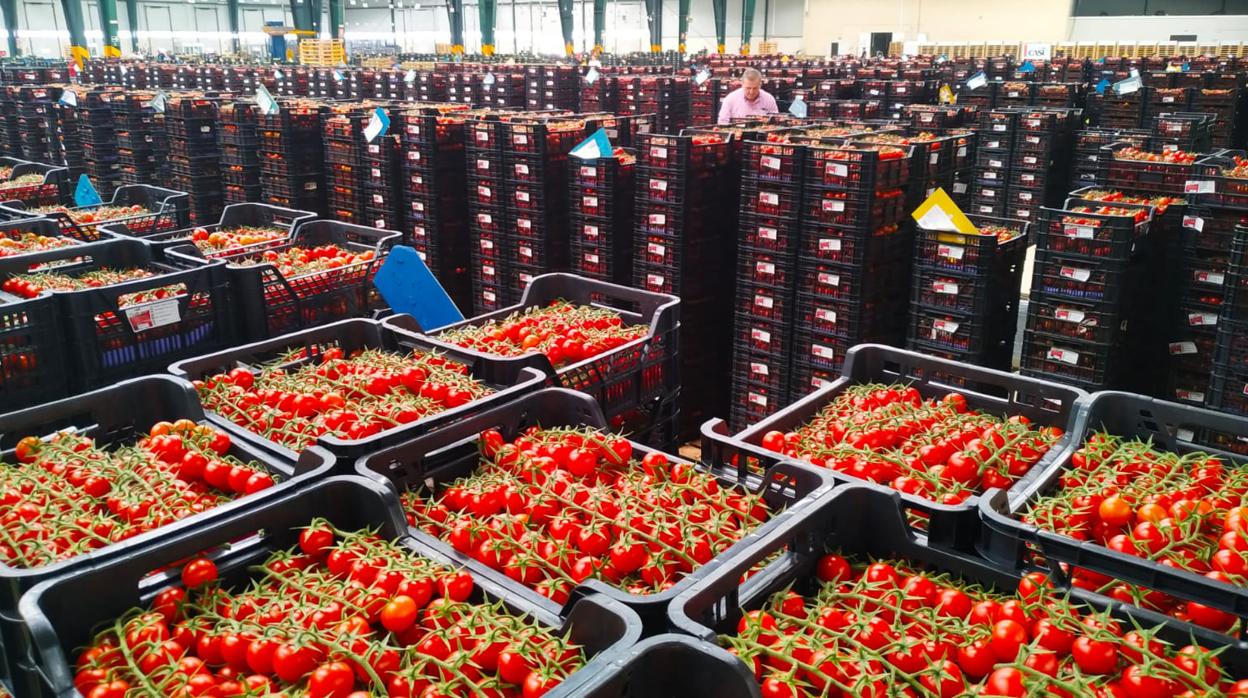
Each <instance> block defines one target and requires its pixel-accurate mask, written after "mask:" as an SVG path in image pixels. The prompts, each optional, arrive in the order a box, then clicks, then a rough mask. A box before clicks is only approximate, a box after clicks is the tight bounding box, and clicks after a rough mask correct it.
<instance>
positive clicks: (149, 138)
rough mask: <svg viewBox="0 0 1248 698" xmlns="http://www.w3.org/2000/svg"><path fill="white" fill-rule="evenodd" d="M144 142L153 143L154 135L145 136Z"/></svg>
mask: <svg viewBox="0 0 1248 698" xmlns="http://www.w3.org/2000/svg"><path fill="white" fill-rule="evenodd" d="M143 142H144V143H151V142H152V137H151V136H143Z"/></svg>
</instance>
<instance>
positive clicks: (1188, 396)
mask: <svg viewBox="0 0 1248 698" xmlns="http://www.w3.org/2000/svg"><path fill="white" fill-rule="evenodd" d="M1174 396H1175V397H1177V398H1178V399H1180V400H1187V401H1188V402H1204V401H1205V394H1204V393H1202V392H1199V391H1196V390H1183V389H1182V388H1175V390H1174Z"/></svg>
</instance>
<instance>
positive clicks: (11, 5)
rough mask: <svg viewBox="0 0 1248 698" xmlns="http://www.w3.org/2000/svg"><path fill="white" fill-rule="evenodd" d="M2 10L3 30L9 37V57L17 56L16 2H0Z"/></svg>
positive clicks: (12, 0)
mask: <svg viewBox="0 0 1248 698" xmlns="http://www.w3.org/2000/svg"><path fill="white" fill-rule="evenodd" d="M0 10H4V30H5V32H7V33H8V35H9V56H16V55H17V0H0Z"/></svg>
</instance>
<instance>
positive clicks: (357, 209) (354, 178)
mask: <svg viewBox="0 0 1248 698" xmlns="http://www.w3.org/2000/svg"><path fill="white" fill-rule="evenodd" d="M372 116H373V106H372V105H355V104H352V105H349V106H348V105H343V106H341V107H339V106H335V107H332V108H331V110H330V112H329V113H327V114H326V115H325V118H324V121H323V122H322V123H323V125H324V126H323V129H324V131H323V134H322V136H323V139H324V141H323V142H324V147H325V198H326V203H327V205H328V207H329V210H328V214H327V215H328V216H329V217H330V218H333V219H335V220H339V221H342V222H344V223H355V224H360V223H362V222H363V221H364V169H365V165H364V162H363V157H362V156H363V151H364V145H365V143H364V127H365V125H366V124H368V122H369V120H370V119H371V118H372Z"/></svg>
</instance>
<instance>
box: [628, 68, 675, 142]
mask: <svg viewBox="0 0 1248 698" xmlns="http://www.w3.org/2000/svg"><path fill="white" fill-rule="evenodd" d="M690 80H691V78H689V77H687V76H671V75H630V76H628V77H621V78H620V79H619V89H620V103H619V113H620V114H621V115H624V116H638V115H641V114H654V115H655V117H654V118H655V121H654V127H655V130H656V131H657V132H659V133H669V134H676V133H680V131H681V130H682V129H684V128H686V127H687V126H689V125H690V111H689V83H690Z"/></svg>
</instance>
